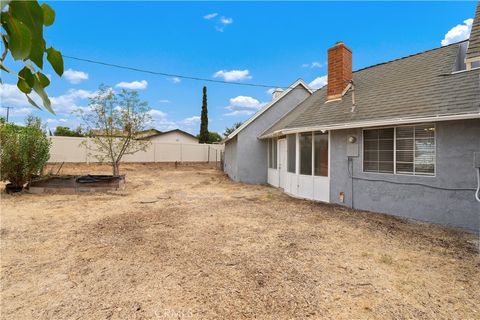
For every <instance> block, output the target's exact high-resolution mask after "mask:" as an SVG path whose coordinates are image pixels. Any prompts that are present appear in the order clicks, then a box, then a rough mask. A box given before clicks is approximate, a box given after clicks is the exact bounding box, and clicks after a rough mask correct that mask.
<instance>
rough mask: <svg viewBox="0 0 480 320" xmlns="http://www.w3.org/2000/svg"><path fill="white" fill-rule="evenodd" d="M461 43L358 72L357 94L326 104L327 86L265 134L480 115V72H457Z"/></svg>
mask: <svg viewBox="0 0 480 320" xmlns="http://www.w3.org/2000/svg"><path fill="white" fill-rule="evenodd" d="M460 45H461V43H457V44H452V45H449V46H444V47H441V48H436V49H432V50H429V51H425V52H422V53H418V54H415V55H412V56H408V57H405V58H401V59H397V60H393V61H390V62H386V63H383V64H379V65H375V66H372V67H368V68H365V69H361V70H358V71H355V72H354V73H353V83H354V87H355V90H354V91H355V102H356V106H357V107H356V112H354V113H352V112H351V107H352V90H350V91H348V92H347V93H346V94H345V95H344V96H343V98H342V100H339V101H331V102H327V103H325V102H326V91H327V88H326V86H325V87H323V88H322V89H320V90H318V91H316V92H315V93H314V94H313V95H312V96H311V97H309V98H307V99H306V100H305V101H304V102H302V103H301V104H300V105H299V106H298V107H297V108H295V109H294V110H293V111H292V112H290V113H289V114H288V115H286V116H285V117H284V118H283V119H282V120H280V121H279V122H277V123H276V124H275V125H273V126H272V127H271V128H270V129H268V130H267V131H265V133H264V134H263V135H268V134H271V133H273V132H276V131H278V130H283V129H293V128H305V127H320V126H325V127H327V126H336V125H342V124H345V123H355V122H364V121H377V120H386V119H399V118H402V119H405V118H419V117H431V116H440V115H442V116H443V115H454V114H461V113H479V115H480V81H479V79H480V69H476V70H471V71H463V72H457V73H452V68H453V66H454V64H455V61H456V59H457V54H458V50H459V46H460Z"/></svg>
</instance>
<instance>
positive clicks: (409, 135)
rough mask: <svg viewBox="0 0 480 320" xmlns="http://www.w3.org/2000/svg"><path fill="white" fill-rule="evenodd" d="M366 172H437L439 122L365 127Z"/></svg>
mask: <svg viewBox="0 0 480 320" xmlns="http://www.w3.org/2000/svg"><path fill="white" fill-rule="evenodd" d="M363 171H364V172H376V173H391V174H406V175H429V176H433V175H435V125H434V124H419V125H407V126H396V127H389V128H379V129H364V130H363Z"/></svg>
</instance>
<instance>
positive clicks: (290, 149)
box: [287, 134, 297, 173]
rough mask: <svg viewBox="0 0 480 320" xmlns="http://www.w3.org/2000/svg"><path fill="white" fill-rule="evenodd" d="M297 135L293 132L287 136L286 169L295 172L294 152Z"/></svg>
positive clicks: (295, 150)
mask: <svg viewBox="0 0 480 320" xmlns="http://www.w3.org/2000/svg"><path fill="white" fill-rule="evenodd" d="M296 140H297V137H296V135H294V134H289V135H288V136H287V170H288V172H292V173H295V170H296V169H295V166H296V152H297V148H296V147H297V141H296Z"/></svg>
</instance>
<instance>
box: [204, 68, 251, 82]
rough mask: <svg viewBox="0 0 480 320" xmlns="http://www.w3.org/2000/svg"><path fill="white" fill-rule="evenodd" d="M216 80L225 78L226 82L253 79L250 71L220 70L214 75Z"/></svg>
mask: <svg viewBox="0 0 480 320" xmlns="http://www.w3.org/2000/svg"><path fill="white" fill-rule="evenodd" d="M213 77H215V78H223V79H224V80H225V81H239V80H245V79H252V76H251V75H250V71H248V70H230V71H227V70H220V71H217V72H215V74H214V75H213Z"/></svg>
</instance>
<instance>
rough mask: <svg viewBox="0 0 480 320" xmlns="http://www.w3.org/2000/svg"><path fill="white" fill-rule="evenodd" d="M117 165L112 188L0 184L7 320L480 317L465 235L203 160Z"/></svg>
mask: <svg viewBox="0 0 480 320" xmlns="http://www.w3.org/2000/svg"><path fill="white" fill-rule="evenodd" d="M121 170H123V173H125V174H126V179H127V182H126V189H125V191H124V192H117V193H114V194H79V195H61V194H55V195H52V194H50V195H48V194H42V195H33V194H18V195H14V196H10V195H6V194H5V193H2V195H1V229H0V234H1V318H2V319H212V318H215V319H251V318H257V319H293V318H300V319H302V318H312V319H480V275H479V272H480V257H479V254H478V251H477V249H476V247H475V243H476V237H475V236H474V235H471V234H468V233H464V232H460V231H455V230H451V229H447V228H442V227H439V226H433V225H429V224H420V223H413V222H406V221H403V220H399V219H396V218H393V217H388V216H384V215H380V214H372V213H366V212H360V211H352V210H349V209H346V208H342V207H338V206H331V205H326V204H321V203H314V202H310V201H305V200H298V199H293V198H290V197H288V196H286V195H285V194H283V193H282V192H280V191H279V190H277V189H274V188H271V187H268V186H252V185H244V184H239V183H234V182H231V181H229V180H228V179H227V178H226V177H225V176H224V175H223V174H222V173H221V172H220V171H217V170H216V169H214V168H212V167H207V166H205V165H203V166H201V165H190V166H181V167H178V168H174V167H173V166H171V165H159V164H157V165H156V164H150V165H142V164H135V165H133V164H131V165H124V166H123V167H122V168H121ZM94 172H95V173H102V172H103V173H107V174H108V173H109V168H108V167H102V166H98V165H97V166H87V165H69V166H66V167H64V168H63V169H62V173H65V174H67V173H94ZM142 202H143V203H142Z"/></svg>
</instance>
